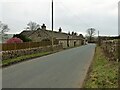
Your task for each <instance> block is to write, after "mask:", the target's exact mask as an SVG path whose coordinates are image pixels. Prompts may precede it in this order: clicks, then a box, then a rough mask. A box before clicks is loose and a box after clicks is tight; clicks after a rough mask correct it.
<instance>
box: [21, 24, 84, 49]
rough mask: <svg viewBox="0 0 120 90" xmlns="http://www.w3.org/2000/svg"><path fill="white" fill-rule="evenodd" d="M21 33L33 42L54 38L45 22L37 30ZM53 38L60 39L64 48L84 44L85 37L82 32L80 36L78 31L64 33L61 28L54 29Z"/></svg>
mask: <svg viewBox="0 0 120 90" xmlns="http://www.w3.org/2000/svg"><path fill="white" fill-rule="evenodd" d="M20 34H22V35H25V36H27V37H28V38H30V39H31V40H32V41H33V42H40V41H42V40H50V41H51V38H52V30H46V26H45V24H43V25H42V26H41V28H38V29H37V30H36V31H30V30H24V31H23V32H21V33H20ZM53 39H54V41H55V40H58V42H59V44H62V45H63V48H66V47H74V46H80V45H83V44H84V37H83V35H82V34H80V35H79V36H77V35H76V33H72V34H70V33H64V32H62V29H61V28H59V30H58V31H53Z"/></svg>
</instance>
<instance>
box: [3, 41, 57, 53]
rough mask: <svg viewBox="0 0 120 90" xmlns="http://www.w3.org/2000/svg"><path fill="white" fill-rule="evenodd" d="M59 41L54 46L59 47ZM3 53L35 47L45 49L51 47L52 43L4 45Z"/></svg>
mask: <svg viewBox="0 0 120 90" xmlns="http://www.w3.org/2000/svg"><path fill="white" fill-rule="evenodd" d="M57 44H58V41H55V42H54V45H57ZM1 45H2V51H7V50H18V49H26V48H35V47H44V46H49V45H51V41H42V42H24V43H11V44H7V43H3V44H1Z"/></svg>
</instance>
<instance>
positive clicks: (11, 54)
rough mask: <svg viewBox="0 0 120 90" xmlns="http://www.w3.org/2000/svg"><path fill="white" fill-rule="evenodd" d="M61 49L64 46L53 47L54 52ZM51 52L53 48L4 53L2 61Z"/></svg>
mask: <svg viewBox="0 0 120 90" xmlns="http://www.w3.org/2000/svg"><path fill="white" fill-rule="evenodd" d="M60 49H62V45H54V47H53V50H55V51H56V50H60ZM50 51H52V48H51V46H46V47H36V48H29V49H20V50H10V51H3V52H2V60H7V59H13V58H16V57H20V56H23V55H30V54H36V53H41V52H50Z"/></svg>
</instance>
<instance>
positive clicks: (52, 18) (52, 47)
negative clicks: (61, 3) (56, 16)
mask: <svg viewBox="0 0 120 90" xmlns="http://www.w3.org/2000/svg"><path fill="white" fill-rule="evenodd" d="M53 45H54V41H53V0H52V50H53Z"/></svg>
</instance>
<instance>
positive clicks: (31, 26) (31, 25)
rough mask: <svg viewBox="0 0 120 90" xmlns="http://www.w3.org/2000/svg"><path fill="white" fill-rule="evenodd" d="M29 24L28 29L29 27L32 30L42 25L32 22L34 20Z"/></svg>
mask: <svg viewBox="0 0 120 90" xmlns="http://www.w3.org/2000/svg"><path fill="white" fill-rule="evenodd" d="M27 25H28V27H27V29H29V30H31V31H33V30H37V29H38V28H39V27H40V25H39V24H37V23H35V22H32V21H31V22H29V23H28V24H27Z"/></svg>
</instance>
